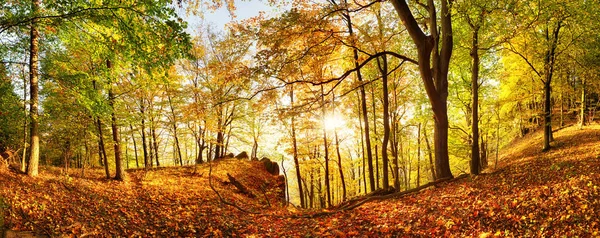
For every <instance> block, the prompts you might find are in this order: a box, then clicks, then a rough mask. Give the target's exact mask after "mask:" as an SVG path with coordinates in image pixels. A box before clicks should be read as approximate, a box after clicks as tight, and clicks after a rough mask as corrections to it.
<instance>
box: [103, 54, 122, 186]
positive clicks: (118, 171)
mask: <svg viewBox="0 0 600 238" xmlns="http://www.w3.org/2000/svg"><path fill="white" fill-rule="evenodd" d="M106 68H108V70H109V71H110V69H111V68H112V66H111V62H110V60H106ZM110 81H111V80H109V86H108V87H109V88H108V103H109V105H110V108H111V114H110V115H111V128H112V138H113V148H114V150H115V180H119V181H123V179H124V178H125V168H124V167H123V159H122V158H121V138H120V137H119V136H120V135H119V126H118V125H117V116H116V113H115V99H116V97H115V94H114V92H113V88H112V87H113V85H112V83H111V82H110Z"/></svg>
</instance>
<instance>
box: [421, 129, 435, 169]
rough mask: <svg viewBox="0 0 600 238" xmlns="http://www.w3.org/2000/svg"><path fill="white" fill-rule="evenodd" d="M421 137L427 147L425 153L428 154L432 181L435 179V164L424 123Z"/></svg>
mask: <svg viewBox="0 0 600 238" xmlns="http://www.w3.org/2000/svg"><path fill="white" fill-rule="evenodd" d="M423 137H425V145H427V153H428V154H429V168H430V169H431V178H432V181H435V180H436V179H437V176H436V174H435V169H434V168H435V164H434V163H433V158H432V153H431V146H430V145H429V136H427V123H425V128H423Z"/></svg>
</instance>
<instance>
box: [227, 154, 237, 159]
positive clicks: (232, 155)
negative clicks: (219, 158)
mask: <svg viewBox="0 0 600 238" xmlns="http://www.w3.org/2000/svg"><path fill="white" fill-rule="evenodd" d="M234 157H235V155H234V154H233V153H229V154H227V155H225V158H226V159H233V158H234Z"/></svg>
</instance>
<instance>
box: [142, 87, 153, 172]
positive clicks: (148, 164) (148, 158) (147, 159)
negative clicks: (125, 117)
mask: <svg viewBox="0 0 600 238" xmlns="http://www.w3.org/2000/svg"><path fill="white" fill-rule="evenodd" d="M140 114H141V117H142V128H141V129H140V130H141V132H142V150H143V152H144V168H150V167H151V160H152V158H151V156H149V155H148V153H149V151H148V144H147V143H146V105H145V104H144V99H143V98H141V99H140Z"/></svg>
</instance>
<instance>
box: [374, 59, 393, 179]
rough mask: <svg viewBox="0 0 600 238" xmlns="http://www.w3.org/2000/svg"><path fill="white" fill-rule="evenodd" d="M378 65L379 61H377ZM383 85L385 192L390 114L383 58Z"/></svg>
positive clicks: (385, 65) (382, 147) (386, 74)
mask: <svg viewBox="0 0 600 238" xmlns="http://www.w3.org/2000/svg"><path fill="white" fill-rule="evenodd" d="M377 62H378V63H379V60H377ZM379 70H380V71H381V77H382V80H383V82H382V84H383V143H382V145H381V155H382V156H381V157H382V159H383V164H382V166H383V189H385V190H386V191H387V190H388V189H389V188H390V180H389V175H388V174H389V171H388V153H387V149H388V142H389V140H390V112H389V107H390V105H389V104H390V103H389V98H388V85H387V84H388V65H387V57H386V56H383V64H379Z"/></svg>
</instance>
